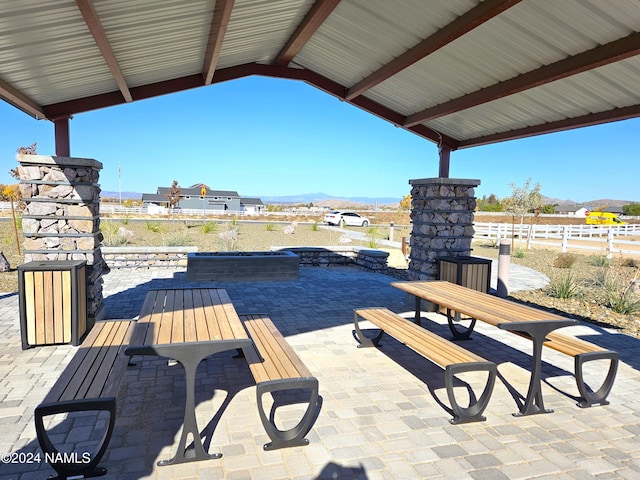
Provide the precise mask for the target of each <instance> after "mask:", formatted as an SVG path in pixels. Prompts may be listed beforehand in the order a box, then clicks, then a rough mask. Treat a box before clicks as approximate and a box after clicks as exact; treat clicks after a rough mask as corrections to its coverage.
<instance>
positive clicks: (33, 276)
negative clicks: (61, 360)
mask: <svg viewBox="0 0 640 480" xmlns="http://www.w3.org/2000/svg"><path fill="white" fill-rule="evenodd" d="M86 290H87V287H86V261H63V260H55V261H54V260H50V261H34V262H29V263H24V264H22V265H18V293H19V302H20V329H21V335H22V349H23V350H25V349H27V348H31V347H35V346H39V345H55V344H61V343H72V344H73V345H79V344H80V341H81V339H82V337H83V336H84V334H85V333H86V332H87V294H86Z"/></svg>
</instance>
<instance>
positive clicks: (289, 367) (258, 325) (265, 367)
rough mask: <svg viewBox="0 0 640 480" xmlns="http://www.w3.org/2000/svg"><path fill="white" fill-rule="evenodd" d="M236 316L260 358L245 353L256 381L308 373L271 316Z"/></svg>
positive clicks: (305, 375) (300, 375)
mask: <svg viewBox="0 0 640 480" xmlns="http://www.w3.org/2000/svg"><path fill="white" fill-rule="evenodd" d="M240 318H241V320H242V321H243V323H244V325H245V327H246V329H247V331H248V332H249V335H250V336H251V338H252V339H253V341H254V343H255V345H256V348H257V349H258V351H259V352H260V356H262V359H263V360H264V361H261V359H260V356H258V355H257V354H252V352H248V354H247V355H246V356H247V361H248V363H249V368H250V369H251V373H252V374H253V376H254V378H255V380H256V382H258V383H259V382H265V381H269V380H278V379H284V378H297V377H310V376H311V373H310V372H309V370H308V369H307V367H306V366H305V365H304V364H303V363H302V360H301V359H300V357H298V355H297V354H296V353H295V352H294V350H293V349H292V348H291V346H290V345H289V344H288V343H287V341H286V340H285V338H284V337H283V336H282V334H281V333H280V332H279V331H278V329H277V328H276V327H275V325H273V322H271V319H269V318H268V317H265V316H261V315H240ZM253 353H255V352H253Z"/></svg>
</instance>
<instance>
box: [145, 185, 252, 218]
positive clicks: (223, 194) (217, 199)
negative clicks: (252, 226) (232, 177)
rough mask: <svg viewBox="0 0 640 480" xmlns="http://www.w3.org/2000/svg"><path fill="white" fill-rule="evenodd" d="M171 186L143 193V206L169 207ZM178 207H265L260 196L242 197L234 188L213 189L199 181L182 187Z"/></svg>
mask: <svg viewBox="0 0 640 480" xmlns="http://www.w3.org/2000/svg"><path fill="white" fill-rule="evenodd" d="M170 190H171V188H170V187H158V189H157V191H156V193H143V194H142V205H143V206H147V207H150V206H156V207H168V206H169V196H170ZM176 207H177V208H180V209H183V210H207V211H221V212H225V211H229V212H242V211H246V212H247V213H249V212H251V213H258V212H259V211H261V209H262V208H264V205H263V204H262V201H261V200H260V199H259V198H242V197H240V195H238V192H236V191H233V190H211V189H210V188H209V187H208V186H207V185H205V184H202V183H199V184H196V185H192V186H191V187H180V200H179V201H178V203H177V204H176Z"/></svg>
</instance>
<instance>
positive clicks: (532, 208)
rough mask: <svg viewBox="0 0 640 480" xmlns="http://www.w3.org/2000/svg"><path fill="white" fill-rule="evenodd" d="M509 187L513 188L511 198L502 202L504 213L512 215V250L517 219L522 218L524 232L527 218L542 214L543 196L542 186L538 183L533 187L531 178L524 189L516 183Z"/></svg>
mask: <svg viewBox="0 0 640 480" xmlns="http://www.w3.org/2000/svg"><path fill="white" fill-rule="evenodd" d="M509 186H510V187H511V196H510V197H507V198H505V199H504V200H503V201H502V205H503V207H504V211H505V212H508V213H510V214H511V220H512V221H511V227H512V230H511V231H512V235H511V248H513V238H514V234H513V232H515V222H516V217H520V227H521V228H520V231H522V225H523V224H524V217H525V216H527V215H534V214H540V210H541V208H542V195H540V184H539V183H536V184H535V185H534V186H533V187H532V186H531V179H530V178H527V181H526V182H524V185H523V186H522V187H518V186H516V185H515V184H514V183H510V184H509ZM520 242H522V235H521V236H520Z"/></svg>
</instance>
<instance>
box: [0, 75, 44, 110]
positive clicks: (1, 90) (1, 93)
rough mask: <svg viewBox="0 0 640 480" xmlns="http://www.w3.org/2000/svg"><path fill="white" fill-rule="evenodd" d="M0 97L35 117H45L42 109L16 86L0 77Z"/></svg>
mask: <svg viewBox="0 0 640 480" xmlns="http://www.w3.org/2000/svg"><path fill="white" fill-rule="evenodd" d="M0 97H2V98H3V99H6V100H7V101H8V102H10V103H12V104H13V105H15V106H16V107H18V108H19V109H21V110H24V111H25V112H27V113H28V114H29V115H33V116H34V117H36V118H45V117H46V115H45V113H44V109H43V108H42V107H41V106H40V105H38V103H37V102H36V101H34V100H32V99H31V98H29V97H28V96H27V95H25V94H24V93H22V92H21V91H20V90H18V89H17V88H14V87H13V86H12V85H10V84H8V83H7V82H5V81H4V80H2V79H1V78H0Z"/></svg>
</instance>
